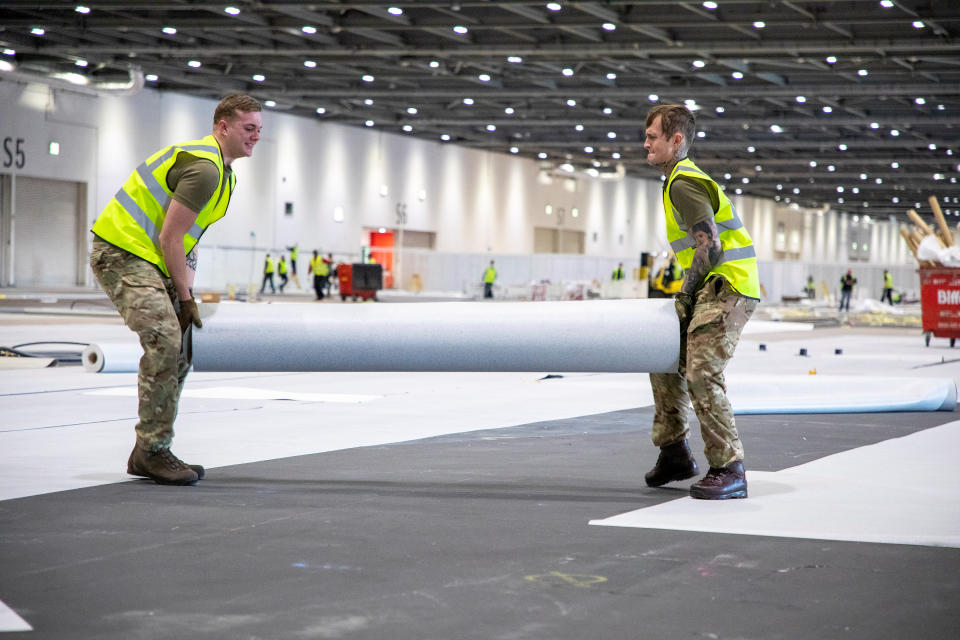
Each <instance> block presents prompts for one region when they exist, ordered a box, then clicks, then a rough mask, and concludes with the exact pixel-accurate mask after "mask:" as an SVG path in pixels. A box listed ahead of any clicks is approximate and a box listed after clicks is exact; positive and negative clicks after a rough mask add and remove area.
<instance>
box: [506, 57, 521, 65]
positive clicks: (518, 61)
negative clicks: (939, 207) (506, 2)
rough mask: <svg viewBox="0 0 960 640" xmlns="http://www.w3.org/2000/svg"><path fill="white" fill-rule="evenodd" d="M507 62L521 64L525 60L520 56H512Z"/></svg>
mask: <svg viewBox="0 0 960 640" xmlns="http://www.w3.org/2000/svg"><path fill="white" fill-rule="evenodd" d="M507 62H512V63H514V64H520V63H521V62H523V58H521V57H520V56H510V57H509V58H507Z"/></svg>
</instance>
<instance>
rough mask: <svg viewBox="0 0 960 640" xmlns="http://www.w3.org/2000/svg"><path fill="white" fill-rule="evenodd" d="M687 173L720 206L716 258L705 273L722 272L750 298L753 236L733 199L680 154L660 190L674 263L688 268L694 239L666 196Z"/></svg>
mask: <svg viewBox="0 0 960 640" xmlns="http://www.w3.org/2000/svg"><path fill="white" fill-rule="evenodd" d="M681 175H682V176H688V177H691V178H694V179H696V180H698V181H699V182H701V183H702V184H705V185H706V186H707V188H708V189H710V190H711V191H712V192H713V193H714V194H715V195H716V197H717V199H718V200H719V202H720V206H719V208H718V209H717V211H716V212H715V213H714V223H715V224H716V226H717V232H718V234H719V235H720V247H721V250H722V253H721V255H720V260H719V261H718V262H717V264H716V265H714V266H713V268H712V269H711V270H710V271H709V272H708V273H707V277H709V276H710V275H713V274H715V275H722V276H723V277H725V278H726V279H727V281H728V282H729V283H730V285H731V286H732V287H733V288H734V289H736V290H737V291H738V292H740V293H741V294H743V295H745V296H749V297H751V298H757V299H759V298H760V295H761V292H760V277H759V273H758V271H757V253H756V250H755V249H754V247H753V240H752V239H751V238H750V234H749V233H748V232H747V230H746V228H745V227H744V226H743V221H742V220H741V219H740V216H739V215H738V214H737V210H736V208H735V207H734V206H733V203H732V202H731V201H730V199H729V198H727V195H726V194H725V193H724V192H723V190H722V189H721V188H720V186H719V185H718V184H717V183H716V182H714V180H713V179H712V178H711V177H710V176H708V175H707V174H706V173H704V172H703V171H701V170H700V168H699V167H697V166H696V165H695V164H693V162H692V161H691V160H689V159H687V158H684V159H683V160H681V161H680V162H678V163H677V165H676V166H675V167H674V168H673V171H672V172H671V173H670V177H669V179H668V180H667V181H666V183H665V185H664V190H663V209H664V214H665V216H666V221H667V240H668V241H669V242H670V246H671V248H672V249H673V252H674V253H675V254H676V256H677V263H678V264H679V265H680V266H681V267H683V269H689V268H690V265H691V264H692V262H693V253H694V248H695V246H696V243H695V241H694V239H693V237H692V236H691V235H690V231H689V229H687V226H686V224H685V223H684V222H683V218H682V217H681V216H680V212H679V211H677V209H676V207H674V206H673V202H671V200H670V187H671V185H672V184H673V181H674V180H675V179H676V178H677V177H678V176H681Z"/></svg>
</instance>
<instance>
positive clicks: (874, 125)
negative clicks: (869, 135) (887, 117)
mask: <svg viewBox="0 0 960 640" xmlns="http://www.w3.org/2000/svg"><path fill="white" fill-rule="evenodd" d="M870 128H871V129H879V128H880V123H879V122H871V123H870Z"/></svg>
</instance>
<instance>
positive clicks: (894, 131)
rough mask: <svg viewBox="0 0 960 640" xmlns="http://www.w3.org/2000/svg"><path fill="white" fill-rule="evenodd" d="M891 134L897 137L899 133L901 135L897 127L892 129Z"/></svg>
mask: <svg viewBox="0 0 960 640" xmlns="http://www.w3.org/2000/svg"><path fill="white" fill-rule="evenodd" d="M890 135H892V136H893V137H894V138H896V137H897V136H898V135H900V132H899V131H898V130H897V129H890Z"/></svg>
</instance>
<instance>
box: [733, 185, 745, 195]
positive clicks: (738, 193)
mask: <svg viewBox="0 0 960 640" xmlns="http://www.w3.org/2000/svg"><path fill="white" fill-rule="evenodd" d="M733 192H734V193H736V194H737V195H738V196H739V195H740V194H742V193H743V189H741V188H740V187H737V188H736V189H734V190H733Z"/></svg>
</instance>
